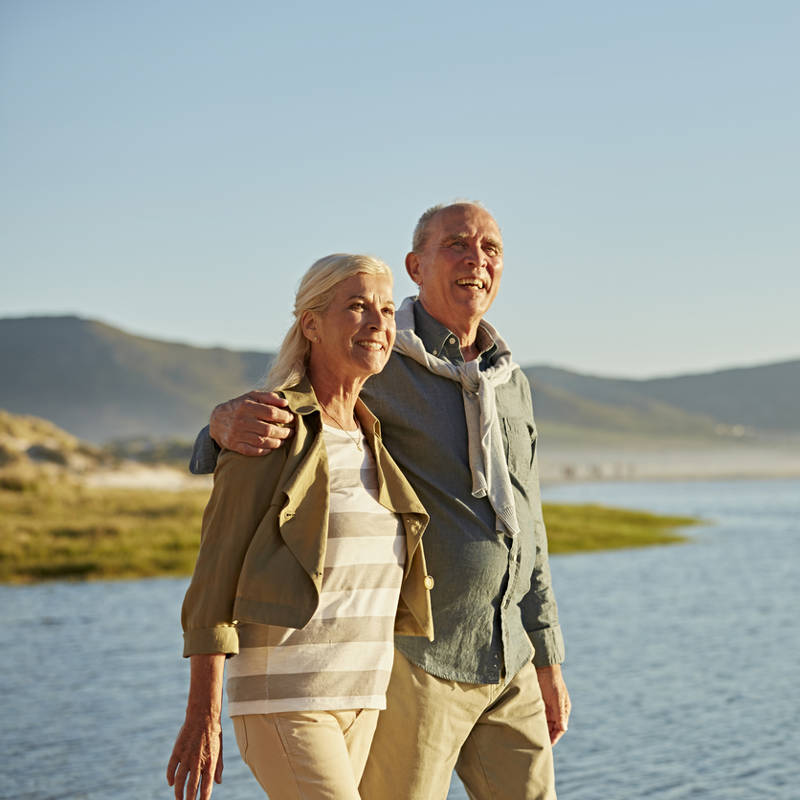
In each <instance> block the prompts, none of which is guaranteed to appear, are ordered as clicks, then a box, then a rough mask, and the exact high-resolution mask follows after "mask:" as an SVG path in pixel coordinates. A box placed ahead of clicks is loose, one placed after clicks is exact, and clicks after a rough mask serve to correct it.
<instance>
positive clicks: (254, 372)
mask: <svg viewBox="0 0 800 800" xmlns="http://www.w3.org/2000/svg"><path fill="white" fill-rule="evenodd" d="M272 357H273V355H272V354H271V353H257V352H237V351H234V350H226V349H223V348H201V347H192V346H190V345H185V344H175V343H170V342H161V341H156V340H154V339H147V338H144V337H140V336H132V335H131V334H128V333H125V332H123V331H121V330H119V329H117V328H113V327H111V326H109V325H106V324H103V323H101V322H96V321H92V320H85V319H79V318H77V317H25V318H20V319H0V375H2V376H3V380H2V382H0V408H5V409H7V410H9V411H11V412H14V413H17V414H33V415H36V416H39V417H44V418H46V419H50V420H53V421H54V422H55V423H56V424H58V425H60V426H61V427H63V428H64V429H66V430H68V431H70V432H71V433H73V434H75V435H77V436H80V437H81V438H83V439H87V440H89V441H92V442H104V441H108V440H110V439H121V438H125V437H138V436H150V437H155V438H158V437H173V438H174V437H186V438H193V437H194V434H195V433H196V432H197V430H198V429H199V428H200V427H201V426H202V425H204V424H205V423H206V421H207V420H208V414H209V411H210V410H211V408H212V407H213V406H214V405H215V404H216V403H219V402H221V401H222V400H225V399H228V398H229V397H232V396H234V395H236V394H240V393H241V392H244V391H246V390H248V389H250V388H253V387H254V386H257V385H258V383H259V382H260V380H261V379H262V377H263V376H264V374H265V373H266V370H267V368H268V366H269V363H270V362H271V360H272ZM524 371H525V373H526V375H527V376H528V378H529V379H530V380H531V383H532V386H533V390H534V406H535V409H536V418H537V423H538V425H539V426H540V428H542V430H543V431H545V432H547V433H548V437H549V438H550V439H551V440H552V439H554V438H558V436H559V434H560V433H561V432H564V431H571V432H573V434H574V433H575V432H579V433H580V435H581V436H583V437H585V438H587V439H588V438H590V437H591V436H592V435H598V434H602V435H615V436H636V437H644V438H652V437H682V436H695V437H697V436H700V437H716V438H719V437H722V438H726V437H730V436H735V435H741V434H742V433H743V432H744V431H752V430H756V431H762V432H767V433H770V434H771V435H773V436H774V435H776V434H779V433H780V432H789V433H794V434H797V433H800V360H798V361H788V362H783V363H780V364H769V365H766V366H759V367H750V368H743V369H730V370H724V371H720V372H712V373H706V374H701V375H679V376H675V377H671V378H659V379H654V380H622V379H615V378H602V377H596V376H591V375H583V374H580V373H576V372H570V371H568V370H564V369H557V368H554V367H548V366H537V367H528V368H525V370H524Z"/></svg>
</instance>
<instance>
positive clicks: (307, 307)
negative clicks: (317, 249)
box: [264, 253, 392, 391]
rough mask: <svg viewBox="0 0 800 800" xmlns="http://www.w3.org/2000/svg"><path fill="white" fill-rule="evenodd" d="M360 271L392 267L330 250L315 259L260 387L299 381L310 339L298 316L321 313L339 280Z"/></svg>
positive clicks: (274, 388) (369, 272)
mask: <svg viewBox="0 0 800 800" xmlns="http://www.w3.org/2000/svg"><path fill="white" fill-rule="evenodd" d="M359 272H364V273H366V274H367V275H386V276H387V277H388V278H389V279H390V280H391V279H392V271H391V270H390V269H389V267H388V266H387V265H386V264H384V262H383V261H381V260H380V259H379V258H375V257H374V256H364V255H350V254H349V253H334V254H333V255H330V256H325V257H324V258H320V259H319V261H315V262H314V263H313V264H312V265H311V266H310V267H309V268H308V271H307V272H306V274H305V275H303V277H302V278H301V279H300V286H299V287H298V288H297V294H296V295H295V299H294V322H293V323H292V327H291V328H289V331H288V332H287V334H286V336H285V337H284V339H283V342H282V343H281V347H280V350H278V355H277V356H275V360H274V361H273V362H272V366H271V367H270V370H269V372H268V373H267V377H266V378H265V379H264V388H265V389H267V390H268V391H277V390H279V389H286V388H287V387H289V386H294V385H295V384H296V383H299V381H300V379H301V378H302V377H303V376H304V375H305V374H306V368H307V366H308V357H309V354H310V353H311V342H309V340H308V339H307V338H306V337H305V335H304V334H303V328H302V322H301V318H302V316H303V312H305V311H316V312H317V313H323V312H324V311H326V310H327V308H328V306H329V305H330V304H331V302H332V300H333V295H334V293H335V292H336V287H337V286H338V285H339V284H340V283H341V282H342V281H345V280H347V279H348V278H351V277H352V276H353V275H358V273H359Z"/></svg>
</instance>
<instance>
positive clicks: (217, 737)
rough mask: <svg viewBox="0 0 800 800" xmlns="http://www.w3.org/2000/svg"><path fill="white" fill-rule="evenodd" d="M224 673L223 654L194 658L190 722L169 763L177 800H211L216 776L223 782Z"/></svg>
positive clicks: (169, 774)
mask: <svg viewBox="0 0 800 800" xmlns="http://www.w3.org/2000/svg"><path fill="white" fill-rule="evenodd" d="M224 671H225V656H224V654H222V653H212V654H208V655H205V654H203V655H194V656H192V677H191V681H190V683H189V702H188V704H187V706H186V720H185V721H184V723H183V727H182V728H181V729H180V731H179V732H178V738H177V739H176V740H175V747H173V748H172V755H171V756H170V759H169V764H167V783H168V784H169V785H170V786H174V787H175V797H176V800H184V797H185V800H195V798H200V800H209V798H210V797H211V789H212V787H213V785H214V784H213V783H212V781H211V779H212V777H213V779H214V780H215V781H216V782H217V783H222V723H221V722H220V712H221V707H222V677H223V674H224ZM184 792H185V795H184ZM198 792H199V794H198Z"/></svg>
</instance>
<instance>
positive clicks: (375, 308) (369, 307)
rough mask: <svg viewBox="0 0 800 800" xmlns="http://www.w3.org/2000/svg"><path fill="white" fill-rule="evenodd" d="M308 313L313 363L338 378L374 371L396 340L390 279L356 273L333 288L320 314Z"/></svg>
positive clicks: (308, 332)
mask: <svg viewBox="0 0 800 800" xmlns="http://www.w3.org/2000/svg"><path fill="white" fill-rule="evenodd" d="M312 317H313V319H311V320H310V321H309V325H308V326H306V329H305V330H306V335H307V336H309V338H310V339H311V342H312V343H311V359H312V364H314V365H316V366H318V367H321V368H323V369H324V370H325V371H326V372H327V373H328V374H332V375H336V376H338V377H339V378H341V379H353V378H367V377H369V376H370V375H375V374H376V373H378V372H380V371H381V370H382V369H383V368H384V366H385V365H386V362H387V361H388V360H389V354H390V353H391V352H392V345H393V344H394V335H395V325H394V302H393V300H392V279H391V278H390V277H389V276H387V275H367V274H366V273H364V272H359V273H358V274H356V275H353V276H351V277H350V278H347V279H346V280H343V281H342V282H341V283H340V284H339V285H338V286H337V287H336V293H335V294H334V296H333V301H332V302H331V304H330V306H328V308H327V310H326V311H325V312H324V313H322V314H313V315H312ZM315 339H317V340H318V341H315Z"/></svg>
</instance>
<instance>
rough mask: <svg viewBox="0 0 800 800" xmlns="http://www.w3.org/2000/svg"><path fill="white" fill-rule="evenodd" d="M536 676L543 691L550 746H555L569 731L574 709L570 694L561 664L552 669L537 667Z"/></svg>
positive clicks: (551, 667)
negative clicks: (568, 727) (562, 673)
mask: <svg viewBox="0 0 800 800" xmlns="http://www.w3.org/2000/svg"><path fill="white" fill-rule="evenodd" d="M536 676H537V677H538V678H539V688H540V689H541V691H542V699H543V700H544V707H545V713H546V714H547V727H548V729H549V730H550V744H551V745H555V743H556V742H557V741H558V740H559V739H560V738H561V737H562V736H563V735H564V733H565V732H566V730H567V722H568V721H569V712H570V710H571V709H572V703H570V700H569V692H568V691H567V685H566V684H565V683H564V678H563V677H562V675H561V665H560V664H553V665H552V666H550V667H537V668H536Z"/></svg>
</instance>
